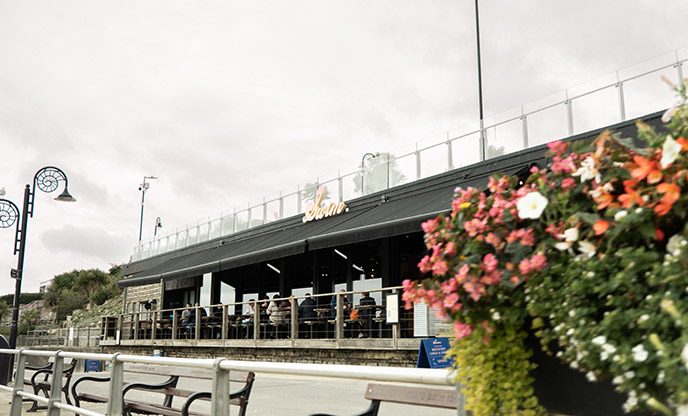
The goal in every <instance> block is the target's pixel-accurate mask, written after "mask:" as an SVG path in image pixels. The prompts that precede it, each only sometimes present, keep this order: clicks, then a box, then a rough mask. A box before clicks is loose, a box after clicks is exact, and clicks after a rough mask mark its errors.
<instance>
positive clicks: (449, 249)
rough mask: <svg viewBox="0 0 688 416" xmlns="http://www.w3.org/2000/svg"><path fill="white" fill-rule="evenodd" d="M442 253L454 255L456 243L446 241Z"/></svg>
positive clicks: (449, 255)
mask: <svg viewBox="0 0 688 416" xmlns="http://www.w3.org/2000/svg"><path fill="white" fill-rule="evenodd" d="M444 255H445V256H447V257H454V255H456V244H454V242H453V241H450V242H448V243H447V245H446V246H445V247H444Z"/></svg>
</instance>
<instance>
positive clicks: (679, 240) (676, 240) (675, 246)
mask: <svg viewBox="0 0 688 416" xmlns="http://www.w3.org/2000/svg"><path fill="white" fill-rule="evenodd" d="M685 243H686V239H685V238H683V236H682V235H681V234H674V235H672V236H671V238H669V241H668V242H667V245H666V251H667V252H668V253H671V255H673V256H676V254H675V253H676V252H677V251H678V253H679V254H680V253H681V251H680V250H681V247H683V246H685V245H686V244H685Z"/></svg>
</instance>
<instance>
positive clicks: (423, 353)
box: [416, 338, 453, 368]
mask: <svg viewBox="0 0 688 416" xmlns="http://www.w3.org/2000/svg"><path fill="white" fill-rule="evenodd" d="M447 350H449V339H448V338H431V339H423V340H421V341H420V348H419V349H418V362H417V363H416V368H447V367H451V366H452V363H453V360H452V359H451V358H445V356H446V355H447Z"/></svg>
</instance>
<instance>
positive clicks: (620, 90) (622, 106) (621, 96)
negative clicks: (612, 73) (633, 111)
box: [614, 72, 626, 121]
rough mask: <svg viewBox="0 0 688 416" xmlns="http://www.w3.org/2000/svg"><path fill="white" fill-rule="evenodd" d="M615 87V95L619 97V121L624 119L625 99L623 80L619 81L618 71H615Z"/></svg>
mask: <svg viewBox="0 0 688 416" xmlns="http://www.w3.org/2000/svg"><path fill="white" fill-rule="evenodd" d="M614 87H616V93H617V97H618V98H619V119H620V120H619V121H626V100H625V98H624V92H623V82H621V81H619V73H618V72H617V73H616V84H615V85H614Z"/></svg>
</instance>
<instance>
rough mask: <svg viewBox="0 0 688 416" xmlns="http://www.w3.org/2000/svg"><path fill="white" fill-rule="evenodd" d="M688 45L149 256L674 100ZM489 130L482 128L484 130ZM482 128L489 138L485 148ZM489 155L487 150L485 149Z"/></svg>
mask: <svg viewBox="0 0 688 416" xmlns="http://www.w3.org/2000/svg"><path fill="white" fill-rule="evenodd" d="M687 59H688V47H684V48H681V49H677V50H675V51H673V52H671V53H668V54H665V55H661V56H658V57H656V58H653V59H651V60H648V61H645V62H642V63H640V64H637V65H634V66H631V67H628V68H625V69H623V70H619V71H616V72H614V73H612V74H609V75H607V76H603V77H600V78H597V79H595V80H592V81H590V82H587V83H584V84H581V85H578V86H575V87H572V88H569V89H567V90H564V91H562V92H560V93H557V94H553V95H550V96H548V97H545V98H542V99H539V100H537V101H534V102H531V103H528V104H524V105H521V106H519V107H517V108H514V109H511V110H508V111H505V112H502V113H500V114H497V115H494V116H490V117H486V119H485V120H484V123H483V129H482V131H481V129H480V122H479V121H476V122H474V123H472V124H469V125H467V126H464V127H461V128H457V129H454V130H450V131H446V132H444V133H442V134H438V135H435V136H431V137H428V138H426V139H424V140H423V141H420V142H417V143H415V144H414V145H410V146H406V147H404V148H401V149H397V150H396V151H394V152H392V153H382V154H379V155H371V156H374V157H371V158H366V157H365V156H364V157H363V159H362V161H361V164H360V165H358V166H355V167H349V168H346V169H340V170H338V171H336V172H332V173H330V174H327V175H324V176H320V177H318V178H315V180H314V181H313V182H311V183H308V184H306V185H297V186H296V187H295V188H292V189H289V190H285V191H282V192H279V194H277V195H273V196H271V197H264V198H262V199H261V200H259V201H253V202H249V203H248V204H246V205H245V206H242V207H237V208H234V210H233V211H231V212H225V213H221V214H220V215H219V217H217V218H209V219H208V220H207V221H199V222H197V223H196V224H193V225H187V226H186V227H184V228H183V229H177V230H176V231H174V232H173V233H170V234H167V235H164V236H162V235H160V236H156V237H154V238H153V239H150V240H149V241H145V242H143V243H140V244H139V245H138V246H137V247H136V248H135V249H134V254H133V256H132V260H141V259H145V258H148V257H152V256H155V255H158V254H162V253H166V252H169V251H172V250H176V249H180V248H184V247H187V246H190V245H193V244H197V243H201V242H203V241H208V240H211V239H214V238H218V237H222V236H226V235H230V234H233V233H237V232H240V231H244V230H247V229H249V228H253V227H256V226H260V225H264V224H266V223H269V222H272V221H275V220H280V219H283V218H288V217H291V216H294V215H298V214H303V213H304V209H305V205H306V202H308V201H313V200H314V199H315V194H316V191H317V189H318V188H319V187H325V189H326V191H325V194H324V195H325V198H324V200H323V203H329V202H343V201H347V200H351V199H354V198H357V197H361V196H365V195H368V194H371V193H375V192H379V191H382V190H385V189H388V188H391V187H395V186H397V185H402V184H405V183H409V182H413V181H416V180H420V179H423V178H427V177H429V176H433V175H437V174H440V173H443V172H446V171H449V170H453V169H456V168H460V167H463V166H468V165H472V164H474V163H478V162H481V161H483V160H485V159H490V158H493V157H496V156H500V155H503V154H509V153H513V152H517V151H519V150H523V149H527V148H530V147H534V146H537V145H540V144H544V143H547V142H550V141H553V140H558V139H561V138H565V137H568V136H572V135H574V134H578V133H583V132H586V131H590V130H594V129H597V128H602V127H605V126H608V125H611V124H615V123H618V122H622V121H626V120H630V119H634V118H638V117H641V116H643V115H646V114H650V113H653V112H656V111H660V110H662V109H665V108H669V107H670V106H671V105H672V104H673V103H674V102H675V99H676V96H675V93H674V92H673V91H672V90H671V89H670V88H669V87H668V86H666V85H664V84H663V83H662V82H661V79H662V78H665V79H667V80H670V81H671V82H673V83H677V84H680V83H681V82H683V79H684V78H683V69H682V68H683V63H684V62H686V60H687ZM481 133H482V134H481ZM481 136H482V137H484V140H485V144H484V147H485V152H484V153H483V152H482V149H481V148H482V146H483V144H482V143H481ZM482 155H484V156H482Z"/></svg>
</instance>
